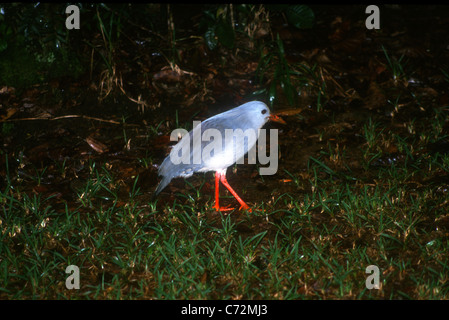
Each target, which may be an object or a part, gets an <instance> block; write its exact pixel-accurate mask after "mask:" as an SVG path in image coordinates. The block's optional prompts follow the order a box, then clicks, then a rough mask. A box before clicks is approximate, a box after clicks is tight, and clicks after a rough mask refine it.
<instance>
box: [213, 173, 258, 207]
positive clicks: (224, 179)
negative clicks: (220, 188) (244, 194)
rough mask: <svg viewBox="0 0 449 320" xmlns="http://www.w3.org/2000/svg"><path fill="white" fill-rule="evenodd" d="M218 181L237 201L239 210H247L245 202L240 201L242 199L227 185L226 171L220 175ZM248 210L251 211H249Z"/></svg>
mask: <svg viewBox="0 0 449 320" xmlns="http://www.w3.org/2000/svg"><path fill="white" fill-rule="evenodd" d="M220 181H221V183H223V185H224V186H225V187H226V188H228V190H229V192H231V194H232V195H233V196H234V198H236V199H237V201H238V202H239V203H240V210H241V209H245V210H248V209H249V206H248V205H247V204H246V203H245V201H243V200H242V198H240V197H239V195H238V194H237V192H235V191H234V189H232V187H231V186H230V185H229V183H228V180H226V171H225V172H224V173H221V174H220ZM249 210H250V211H251V209H249Z"/></svg>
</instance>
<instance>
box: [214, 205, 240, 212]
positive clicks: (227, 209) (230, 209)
mask: <svg viewBox="0 0 449 320" xmlns="http://www.w3.org/2000/svg"><path fill="white" fill-rule="evenodd" d="M214 209H215V210H216V211H232V210H234V209H235V208H231V207H229V206H226V207H219V206H217V205H215V206H214Z"/></svg>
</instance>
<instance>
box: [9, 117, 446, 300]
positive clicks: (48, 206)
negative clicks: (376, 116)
mask: <svg viewBox="0 0 449 320" xmlns="http://www.w3.org/2000/svg"><path fill="white" fill-rule="evenodd" d="M429 129H430V132H429V134H433V128H432V127H431V126H429ZM383 131H384V130H383V129H382V125H381V124H380V123H374V122H373V121H372V120H371V119H370V120H368V122H367V123H366V125H365V126H363V128H362V131H361V132H362V133H364V137H365V138H364V139H365V141H366V143H365V144H364V148H365V149H364V150H361V154H363V155H365V161H366V163H365V164H364V165H363V167H364V168H365V169H366V168H369V174H368V172H367V174H362V175H357V174H355V173H354V172H353V171H351V170H352V169H351V166H349V165H347V164H346V165H342V163H343V164H345V162H346V160H347V159H348V157H349V156H348V153H347V152H342V151H341V150H339V149H338V146H337V144H336V142H335V141H332V143H331V142H329V143H328V148H327V149H326V150H327V151H322V152H321V154H320V155H319V156H318V157H312V158H311V159H310V160H309V164H308V167H307V176H308V177H309V178H308V181H304V178H303V177H300V176H298V175H297V174H295V172H292V171H287V173H288V176H289V177H291V178H293V179H292V182H291V184H292V188H293V189H295V188H297V189H299V190H301V192H303V193H302V195H301V196H298V195H297V194H295V193H294V192H293V193H292V192H285V193H282V194H281V195H279V196H277V197H275V198H273V201H268V202H260V203H257V204H256V207H255V209H256V210H254V212H253V213H248V212H234V213H232V214H229V215H223V214H219V213H214V212H212V210H211V209H210V203H211V201H212V199H211V200H210V201H209V200H207V201H206V204H204V201H203V200H202V198H201V193H200V192H198V190H195V189H193V190H194V191H191V192H188V193H184V194H178V195H177V197H176V199H177V200H175V202H174V203H172V204H171V205H170V204H164V203H154V202H151V201H149V200H145V199H147V198H146V197H145V196H144V192H143V191H142V190H141V189H140V188H139V187H138V184H137V181H138V180H137V178H136V180H135V181H134V183H133V184H132V187H131V188H130V190H128V193H127V200H126V201H123V193H122V191H121V190H120V183H118V177H117V176H115V175H114V173H113V172H112V170H110V169H108V168H107V166H105V165H101V164H99V163H96V162H94V161H90V162H89V164H88V166H86V180H85V182H84V183H82V184H80V185H79V186H78V189H77V190H76V193H75V194H76V197H75V199H74V201H71V202H70V201H61V200H60V199H58V198H57V195H51V194H50V195H44V194H39V193H36V192H32V191H31V190H30V191H25V190H24V189H22V186H21V183H23V184H24V186H25V182H24V181H22V182H18V181H16V180H15V177H14V175H13V174H12V169H11V168H10V167H9V166H7V167H8V175H9V176H8V178H7V181H6V182H7V183H6V187H4V188H3V189H2V192H1V194H0V202H1V203H2V209H1V212H0V217H1V220H0V230H1V234H0V237H1V241H0V257H1V258H0V281H1V284H0V298H3V299H48V298H54V299H149V298H154V299H378V298H382V299H441V298H447V297H448V291H449V285H448V274H449V258H448V257H449V255H448V251H447V250H448V249H447V248H448V244H449V243H448V242H449V241H448V237H447V232H448V218H447V213H446V209H445V208H446V207H447V203H448V201H449V197H448V195H447V191H444V190H442V189H441V188H442V186H439V185H438V184H432V183H427V184H425V183H424V181H425V180H426V179H428V177H432V176H438V175H446V174H447V172H448V169H447V168H448V166H447V164H448V163H449V156H448V155H443V156H441V155H439V154H436V155H433V156H430V155H424V154H422V155H417V154H416V153H415V154H414V153H413V152H412V151H411V150H417V149H419V148H420V144H421V143H422V142H421V141H423V140H422V139H415V140H412V139H405V138H402V137H400V136H399V135H392V136H391V139H392V140H395V143H397V144H398V146H399V147H398V150H399V152H400V153H401V155H402V157H399V158H398V159H397V160H393V159H390V161H387V160H384V162H381V163H382V164H381V165H377V166H375V165H373V161H372V160H371V159H370V156H369V154H371V153H372V152H377V153H378V155H377V156H376V159H382V157H385V156H386V155H385V154H384V153H383V152H381V150H380V149H379V150H377V149H376V146H379V145H381V144H382V141H383V139H385V137H383V136H382V133H383ZM370 152H371V153H370ZM367 155H368V156H367ZM3 156H5V157H6V155H3ZM336 158H338V161H336V160H335V159H336ZM67 166H68V164H67V163H65V162H64V163H61V164H60V165H59V166H53V167H54V171H55V172H54V174H60V175H65V174H66V170H62V169H61V168H64V167H67ZM339 168H340V169H339ZM33 169H34V170H36V169H35V168H33ZM365 169H364V170H365ZM30 170H32V169H30ZM47 172H48V170H47V171H46V170H45V168H44V169H42V170H40V171H39V174H37V177H38V178H37V180H35V181H34V183H35V184H39V183H40V181H41V179H42V178H43V176H44V175H45V174H46V173H47ZM355 177H357V178H355ZM34 179H36V178H34ZM13 183H15V185H14V188H12V184H13ZM305 184H306V185H307V184H308V185H310V186H311V187H312V190H313V191H312V192H304V185H305ZM24 186H23V187H24ZM306 189H307V188H306ZM72 264H73V265H76V266H78V267H79V268H80V273H81V277H80V283H81V288H80V289H79V290H68V289H66V287H65V280H66V278H67V277H68V274H66V273H65V269H66V267H67V266H69V265H72ZM369 265H375V266H378V267H379V269H380V289H379V290H376V289H372V290H368V289H367V288H366V287H365V280H366V278H367V276H368V274H366V272H365V270H366V267H368V266H369Z"/></svg>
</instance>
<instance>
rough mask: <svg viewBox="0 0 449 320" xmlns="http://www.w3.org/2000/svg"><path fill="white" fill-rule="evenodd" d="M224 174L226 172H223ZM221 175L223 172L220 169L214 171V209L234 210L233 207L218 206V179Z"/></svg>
mask: <svg viewBox="0 0 449 320" xmlns="http://www.w3.org/2000/svg"><path fill="white" fill-rule="evenodd" d="M225 174H226V172H225ZM222 176H223V173H221V172H220V171H217V172H215V206H214V209H215V210H217V211H230V210H234V208H229V207H223V208H220V205H219V201H220V191H219V188H220V180H221V177H222Z"/></svg>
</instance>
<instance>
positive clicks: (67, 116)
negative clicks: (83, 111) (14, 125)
mask: <svg viewBox="0 0 449 320" xmlns="http://www.w3.org/2000/svg"><path fill="white" fill-rule="evenodd" d="M69 118H82V119H89V120H95V121H101V122H108V123H113V124H121V122H118V121H114V120H107V119H100V118H95V117H89V116H84V115H77V114H69V115H66V116H60V117H55V118H19V119H6V120H0V122H14V121H31V120H50V121H53V120H60V119H69Z"/></svg>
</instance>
